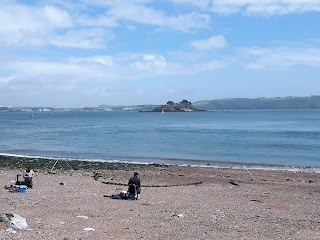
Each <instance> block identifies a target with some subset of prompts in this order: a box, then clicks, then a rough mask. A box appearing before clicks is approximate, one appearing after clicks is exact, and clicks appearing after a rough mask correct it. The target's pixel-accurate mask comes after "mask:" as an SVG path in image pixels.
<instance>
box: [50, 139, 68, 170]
mask: <svg viewBox="0 0 320 240" xmlns="http://www.w3.org/2000/svg"><path fill="white" fill-rule="evenodd" d="M68 145H69V144H67V146H66V147H65V149H64V150H63V152H62V153H61V154H60V156H59V157H58V159H57V160H56V162H55V163H54V164H53V166H52V168H51V170H50V171H49V173H52V171H53V169H54V167H55V166H56V165H57V163H58V162H59V160H60V159H61V157H62V155H63V154H64V153H65V152H66V150H67V147H68ZM64 161H65V162H66V164H67V165H68V166H69V167H70V169H71V170H73V169H72V167H71V166H70V164H69V163H68V161H67V160H65V159H64Z"/></svg>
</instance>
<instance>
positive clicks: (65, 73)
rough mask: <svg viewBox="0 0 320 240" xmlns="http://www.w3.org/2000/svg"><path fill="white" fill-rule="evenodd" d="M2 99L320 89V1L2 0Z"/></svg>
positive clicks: (152, 97)
mask: <svg viewBox="0 0 320 240" xmlns="http://www.w3.org/2000/svg"><path fill="white" fill-rule="evenodd" d="M0 21H1V25H0V106H51V107H84V106H98V105H100V104H109V105H136V104H163V103H166V102H167V101H168V100H172V101H174V102H179V101H181V100H182V99H187V100H189V101H191V102H195V101H200V100H211V99H217V98H229V97H231V98H234V97H249V98H254V97H282V96H308V95H320V79H319V76H320V28H319V26H318V25H319V22H320V1H319V0H299V1H294V0H263V1H262V0H261V1H256V0H157V1H156V0H127V1H123V0H38V1H30V0H28V1H27V0H26V1H22V0H1V8H0Z"/></svg>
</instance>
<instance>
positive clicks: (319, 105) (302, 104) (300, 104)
mask: <svg viewBox="0 0 320 240" xmlns="http://www.w3.org/2000/svg"><path fill="white" fill-rule="evenodd" d="M193 105H194V106H195V107H198V108H201V109H204V110H209V111H210V110H258V109H320V96H310V97H292V96H289V97H283V98H281V97H277V98H228V99H215V100H207V101H199V102H195V103H193Z"/></svg>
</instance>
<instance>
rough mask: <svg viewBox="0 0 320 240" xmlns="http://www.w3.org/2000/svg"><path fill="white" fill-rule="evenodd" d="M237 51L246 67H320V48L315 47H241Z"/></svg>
mask: <svg viewBox="0 0 320 240" xmlns="http://www.w3.org/2000/svg"><path fill="white" fill-rule="evenodd" d="M238 53H239V55H240V58H241V59H242V60H243V62H244V65H245V66H246V67H247V68H253V69H266V68H277V69H284V68H291V67H295V66H308V67H317V68H319V67H320V49H316V48H294V49H289V48H274V49H264V48H243V49H239V52H238Z"/></svg>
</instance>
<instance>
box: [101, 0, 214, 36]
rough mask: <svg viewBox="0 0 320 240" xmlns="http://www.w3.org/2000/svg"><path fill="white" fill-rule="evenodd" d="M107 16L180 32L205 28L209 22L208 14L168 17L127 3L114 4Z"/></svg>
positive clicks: (150, 9)
mask: <svg viewBox="0 0 320 240" xmlns="http://www.w3.org/2000/svg"><path fill="white" fill-rule="evenodd" d="M107 14H108V15H109V16H111V17H113V18H116V19H120V20H127V21H133V22H137V23H141V24H147V25H154V26H157V27H160V28H165V29H166V28H169V29H178V30H181V31H189V30H191V29H197V28H203V27H205V26H207V25H208V23H209V21H210V16H209V15H208V14H203V13H196V12H191V13H187V14H179V15H177V16H170V15H167V14H166V13H165V12H163V11H160V10H156V9H154V8H150V7H146V6H143V5H137V4H132V3H131V4H130V3H127V2H126V3H122V4H116V5H115V6H113V7H112V8H111V9H109V10H108V12H107Z"/></svg>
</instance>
